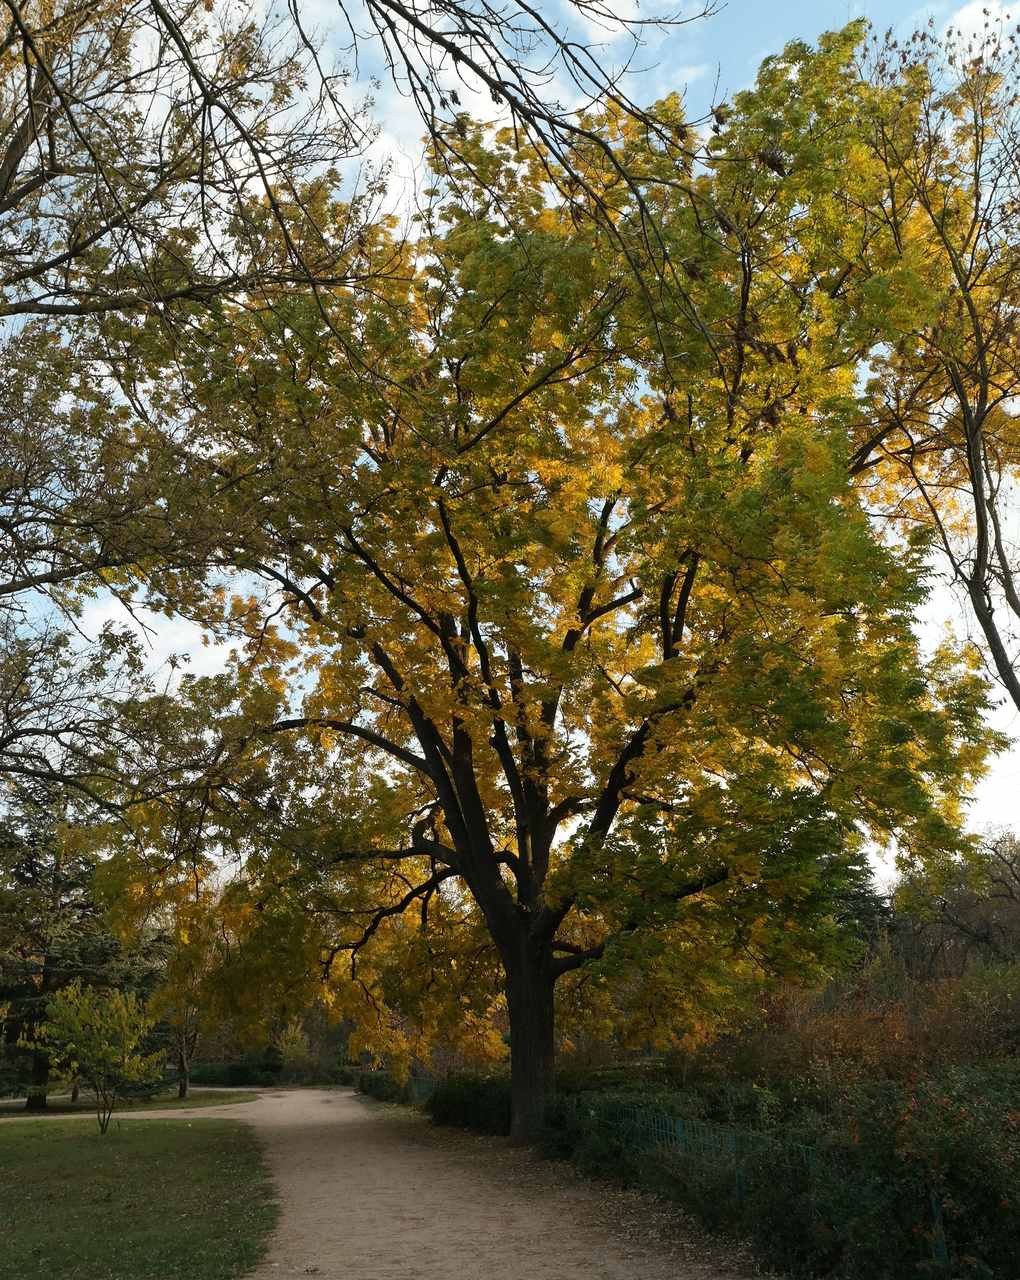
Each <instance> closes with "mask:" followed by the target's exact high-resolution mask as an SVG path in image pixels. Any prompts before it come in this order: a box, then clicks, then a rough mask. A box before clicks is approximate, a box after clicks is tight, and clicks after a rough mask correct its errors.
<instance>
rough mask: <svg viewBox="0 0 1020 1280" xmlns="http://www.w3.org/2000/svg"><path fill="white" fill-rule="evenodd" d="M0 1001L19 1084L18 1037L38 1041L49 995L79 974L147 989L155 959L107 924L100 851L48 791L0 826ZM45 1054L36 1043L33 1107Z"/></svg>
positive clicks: (44, 1072) (46, 1071) (46, 1070)
mask: <svg viewBox="0 0 1020 1280" xmlns="http://www.w3.org/2000/svg"><path fill="white" fill-rule="evenodd" d="M0 832H2V835H0V998H2V999H3V1000H4V1001H5V1002H6V1003H7V1005H8V1014H7V1018H6V1026H5V1042H6V1043H5V1046H4V1048H5V1053H6V1055H7V1056H8V1059H9V1061H10V1062H11V1064H12V1067H13V1071H14V1082H15V1083H21V1084H24V1083H25V1068H24V1061H23V1059H24V1052H23V1051H20V1050H19V1048H18V1045H19V1041H21V1040H24V1039H27V1040H29V1041H32V1042H35V1040H36V1028H37V1027H38V1025H39V1024H40V1023H41V1021H42V1020H43V1019H44V1018H45V1015H46V1008H47V1001H48V1000H49V998H50V996H51V995H52V994H54V993H55V992H57V991H60V990H62V989H63V988H64V987H66V986H67V985H68V984H69V983H71V982H73V981H76V980H78V979H84V980H85V981H87V982H88V983H90V984H92V985H95V986H97V987H101V986H123V987H126V988H130V987H137V988H143V989H144V987H145V986H146V984H147V983H148V982H149V981H150V980H151V976H152V971H153V969H154V967H155V959H154V957H152V956H147V955H146V954H145V953H144V950H137V949H132V948H130V947H126V946H125V945H124V944H123V943H122V942H121V940H120V939H119V938H118V937H117V935H116V934H115V933H114V931H113V929H112V928H111V926H110V924H109V923H108V921H107V919H106V917H105V913H104V909H103V905H102V903H101V901H100V897H101V895H100V893H99V891H98V886H97V884H96V878H97V876H96V871H97V864H96V857H95V854H94V853H93V851H92V849H91V847H90V841H89V839H88V836H87V833H86V831H85V830H84V829H83V828H81V827H78V826H76V825H75V823H74V820H73V811H70V810H69V811H67V812H65V813H64V815H63V816H61V815H60V814H59V813H57V812H54V807H53V798H52V795H37V796H36V797H35V801H34V803H33V802H32V801H31V799H30V800H29V802H28V803H24V804H23V805H22V807H21V809H20V811H18V810H13V811H12V810H9V811H8V813H7V814H6V815H5V821H4V824H3V826H2V827H0ZM50 1066H51V1064H50V1059H49V1055H48V1051H47V1049H46V1046H45V1044H43V1043H36V1044H35V1047H34V1048H33V1049H32V1051H31V1057H30V1060H29V1065H28V1073H27V1074H28V1081H27V1086H28V1087H27V1091H26V1092H27V1101H26V1106H27V1107H28V1109H29V1110H42V1109H45V1107H46V1092H47V1086H48V1082H49V1075H50Z"/></svg>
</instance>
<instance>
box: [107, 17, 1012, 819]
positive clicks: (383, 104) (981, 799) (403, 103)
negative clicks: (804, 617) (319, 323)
mask: <svg viewBox="0 0 1020 1280" xmlns="http://www.w3.org/2000/svg"><path fill="white" fill-rule="evenodd" d="M355 2H356V0H355ZM605 3H606V5H607V7H611V8H612V9H613V11H614V12H618V13H623V12H630V13H637V14H640V15H641V16H649V15H651V14H654V13H663V12H666V11H667V10H668V9H669V8H670V6H669V5H668V4H666V3H656V0H643V3H641V4H640V7H638V0H605ZM677 3H679V0H677ZM540 4H541V5H542V12H543V13H546V14H548V13H551V12H552V11H553V10H555V9H556V8H557V7H558V6H562V5H563V0H551V2H550V0H540ZM300 10H301V13H302V17H303V20H304V21H306V22H307V23H309V24H314V26H315V27H316V28H317V29H318V31H319V32H320V33H321V34H322V35H323V36H327V37H328V35H329V33H330V31H331V30H333V31H335V30H336V23H335V19H336V12H337V10H336V0H300ZM560 11H561V12H565V10H562V9H561V10H560ZM672 11H673V12H675V11H676V8H675V6H674V7H673V9H672ZM1009 12H1010V10H1009V8H1008V6H1006V5H1005V4H1001V3H997V2H996V0H971V2H970V3H967V4H965V5H962V6H961V5H960V4H958V3H957V4H953V3H945V2H942V0H935V3H932V4H928V5H922V6H919V5H918V4H917V3H913V2H911V0H813V2H812V0H807V2H805V3H798V2H797V0H730V3H728V4H725V5H723V6H721V7H720V8H719V9H718V11H717V12H716V13H715V14H714V15H713V16H712V17H710V18H707V19H705V20H703V21H698V22H696V23H692V24H688V25H684V26H682V27H678V28H675V29H673V30H672V31H668V32H666V33H658V34H654V35H653V37H650V38H649V41H648V45H647V47H646V48H645V49H644V50H642V51H641V52H640V53H639V55H638V57H637V59H636V60H635V66H636V67H637V68H638V69H639V70H638V71H637V72H636V74H635V75H634V76H633V77H632V79H631V81H630V84H629V88H630V91H631V96H632V97H633V98H634V99H635V100H637V101H639V102H651V101H654V100H655V99H656V98H658V97H661V96H663V95H664V94H665V93H667V92H671V91H673V90H677V89H683V88H684V86H686V88H687V98H688V114H689V115H690V116H691V117H693V118H697V117H698V116H700V115H703V114H704V113H705V112H706V111H707V109H708V107H709V106H711V105H712V104H713V103H714V102H722V101H726V100H727V99H728V98H730V97H731V96H732V95H733V94H734V93H736V92H738V91H739V90H740V89H742V88H745V87H746V86H748V85H749V84H751V83H752V82H753V80H754V77H755V73H756V70H757V67H758V66H759V64H760V63H761V61H762V60H763V59H764V58H765V57H767V56H768V55H769V54H772V53H778V52H779V51H781V49H782V48H783V46H784V45H785V44H786V43H787V42H788V41H790V40H794V39H804V40H808V41H814V40H815V39H816V38H817V36H818V35H819V34H820V33H821V32H823V31H826V30H833V29H836V28H839V27H841V26H843V25H845V24H846V23H847V22H849V21H851V20H853V19H855V18H859V17H865V18H868V19H869V20H870V21H871V22H872V23H873V24H874V25H875V26H876V27H877V28H879V29H880V30H882V31H884V30H885V28H887V27H893V28H895V29H897V30H899V31H902V32H904V33H906V34H909V33H910V32H911V31H912V30H913V29H914V28H915V27H917V26H919V25H922V24H925V23H927V22H928V20H929V18H931V19H933V20H934V22H935V25H936V27H937V28H938V29H939V30H942V29H944V28H945V27H946V26H947V25H953V26H954V27H955V28H956V29H957V30H960V29H961V28H962V29H966V30H972V31H975V32H976V31H978V30H979V29H980V28H981V26H982V24H983V23H984V22H985V21H986V20H991V21H998V20H999V19H1002V18H1005V17H1006V16H1007V15H1008V13H1009ZM1016 16H1017V17H1020V0H1018V4H1017V15H1016ZM355 27H361V29H362V30H363V29H364V24H363V23H359V22H357V20H356V18H355ZM589 35H590V37H591V38H593V39H595V40H597V41H598V42H600V45H601V48H600V51H599V56H600V60H601V61H603V64H604V65H606V66H607V67H608V66H610V65H613V64H614V60H618V59H619V58H620V57H621V56H622V55H623V53H624V52H625V49H626V42H625V40H624V39H623V38H622V37H621V36H620V35H619V33H618V34H617V37H616V38H613V33H612V32H611V31H604V30H599V29H597V28H592V29H591V31H590V33H589ZM334 48H336V46H334ZM370 50H371V46H370V45H368V44H366V46H365V48H364V55H365V56H363V58H362V61H361V64H360V65H361V70H362V73H363V74H362V79H361V80H360V81H355V83H354V84H352V85H351V86H350V88H349V90H348V94H349V96H350V99H351V100H357V99H358V98H359V97H360V96H361V95H362V94H365V93H369V92H371V93H372V95H373V97H374V99H375V116H376V119H377V120H378V122H379V124H380V127H381V128H380V134H379V137H378V139H377V141H376V143H375V145H374V148H373V158H374V159H375V160H390V161H391V162H392V163H393V166H394V177H393V183H392V200H393V201H394V204H395V205H396V206H398V205H399V204H400V202H401V201H402V200H404V199H406V197H405V196H402V195H401V194H400V192H401V189H402V187H405V188H406V184H407V183H411V182H413V181H414V178H415V176H416V169H417V168H418V166H417V157H418V154H419V139H420V137H421V135H422V132H423V129H422V126H421V122H420V120H419V119H418V118H417V116H416V114H415V113H414V110H413V107H412V106H411V104H410V103H409V102H408V101H407V100H406V99H405V98H403V97H402V96H401V95H400V94H399V93H398V92H397V91H396V90H395V89H394V88H393V86H392V85H391V84H390V83H389V82H387V81H385V80H383V81H382V82H381V83H380V84H378V85H373V84H372V83H371V81H370V77H371V76H372V74H373V73H375V74H376V75H378V74H379V73H380V72H381V67H380V65H379V64H378V62H377V61H373V59H372V57H371V53H370ZM484 102H485V104H486V106H487V104H488V99H487V97H486V98H485V99H484ZM481 109H483V110H484V109H486V107H482V108H481ZM487 109H488V110H489V111H491V110H492V108H491V106H487ZM111 618H113V619H116V620H117V621H119V622H123V614H122V613H121V611H120V610H119V606H117V605H116V603H115V602H112V601H108V600H105V601H97V602H96V604H95V606H94V608H93V609H92V610H90V616H89V618H88V622H89V623H91V624H92V625H91V626H88V629H89V630H92V629H93V627H95V628H96V629H98V626H99V625H101V623H102V622H103V621H105V620H107V619H111ZM947 625H950V626H952V627H953V629H954V630H955V631H956V633H957V634H960V635H963V634H966V633H967V631H968V630H969V629H970V628H969V626H968V623H967V621H966V617H965V615H964V614H963V612H962V611H961V609H960V607H959V605H958V603H957V602H956V601H955V599H954V597H953V595H952V593H951V592H949V591H948V590H946V589H939V590H937V591H936V592H935V594H934V597H933V600H932V603H931V606H930V608H929V609H928V611H927V615H926V616H925V618H924V619H923V620H922V622H921V632H922V637H923V640H924V642H925V643H926V644H929V645H933V644H934V643H936V642H937V640H938V638H939V637H940V636H941V635H942V634H944V631H945V628H946V626H947ZM148 639H149V643H150V652H151V656H152V660H153V663H154V665H161V664H162V663H163V662H165V660H166V658H167V657H168V656H169V655H170V654H182V653H187V654H189V655H190V658H191V661H190V663H189V667H188V669H189V670H191V671H194V672H196V673H201V672H205V671H211V670H215V669H216V668H218V667H219V666H220V664H221V662H222V651H217V648H216V647H215V646H213V647H206V646H203V644H202V641H201V634H200V632H199V631H198V629H197V628H195V627H194V626H192V625H191V624H189V623H187V622H185V621H183V620H167V619H165V618H159V619H154V620H153V631H152V633H151V635H150V636H149V637H148ZM997 700H998V702H999V706H998V708H997V710H996V711H995V713H994V714H993V717H992V720H993V723H994V724H995V726H996V728H998V729H999V730H1001V731H1002V732H1004V733H1006V734H1007V735H1008V736H1009V737H1010V738H1011V739H1012V740H1013V741H1014V742H1017V743H1020V714H1018V713H1016V712H1015V711H1014V710H1012V709H1011V704H1008V703H1007V702H1006V700H1005V699H1004V698H998V699H997ZM1018 790H1020V745H1018V746H1014V747H1013V748H1011V749H1010V750H1008V751H1006V752H1004V753H1003V754H1002V755H1000V756H999V757H998V758H997V759H996V760H995V762H994V763H993V765H992V768H991V769H990V771H989V773H988V775H987V777H986V778H985V779H984V780H983V781H982V782H981V783H980V784H979V787H978V789H977V792H976V794H975V797H974V800H973V803H972V805H971V810H970V825H971V826H972V827H973V828H974V829H976V830H980V829H984V828H989V827H997V826H1006V825H1014V824H1015V822H1016V812H1017V806H1016V801H1015V794H1016V792H1017V791H1018Z"/></svg>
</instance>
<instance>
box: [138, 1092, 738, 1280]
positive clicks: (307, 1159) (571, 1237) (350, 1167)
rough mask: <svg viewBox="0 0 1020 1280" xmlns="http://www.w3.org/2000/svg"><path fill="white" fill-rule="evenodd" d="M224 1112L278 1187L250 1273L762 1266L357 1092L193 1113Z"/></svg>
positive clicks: (648, 1272) (585, 1273)
mask: <svg viewBox="0 0 1020 1280" xmlns="http://www.w3.org/2000/svg"><path fill="white" fill-rule="evenodd" d="M147 1114H148V1115H150V1116H151V1115H158V1114H159V1113H158V1112H148V1113H147ZM172 1114H173V1115H175V1116H176V1117H183V1116H187V1114H188V1113H187V1112H182V1111H175V1112H173V1113H172ZM217 1115H223V1116H229V1117H230V1118H232V1119H237V1120H244V1121H246V1122H248V1123H250V1124H252V1125H253V1126H254V1127H255V1129H256V1130H257V1132H258V1133H259V1135H260V1137H261V1138H262V1140H263V1142H264V1144H265V1149H266V1153H267V1157H268V1161H269V1166H270V1170H271V1172H272V1175H273V1178H274V1180H275V1183H276V1187H277V1192H278V1194H279V1197H280V1202H281V1214H280V1219H279V1226H278V1229H277V1231H276V1232H275V1234H274V1236H273V1238H272V1241H271V1244H270V1248H269V1253H268V1254H267V1256H266V1258H265V1259H264V1261H263V1262H262V1263H261V1264H260V1265H259V1267H258V1268H257V1270H256V1271H255V1272H254V1273H253V1275H252V1278H251V1280H293V1278H294V1277H305V1276H318V1277H320V1280H749V1278H750V1277H752V1276H754V1275H755V1274H756V1272H755V1269H754V1268H753V1266H752V1264H751V1263H750V1261H749V1260H748V1259H747V1258H746V1257H743V1256H741V1254H740V1252H739V1251H738V1250H734V1249H733V1248H732V1247H730V1246H728V1245H726V1244H724V1243H721V1242H719V1241H716V1240H712V1239H711V1238H706V1237H705V1236H704V1235H703V1234H702V1233H701V1232H700V1231H698V1230H697V1228H696V1227H695V1226H693V1224H689V1223H686V1222H685V1221H684V1220H683V1219H682V1218H681V1217H679V1216H678V1214H677V1212H676V1210H675V1209H673V1208H672V1207H671V1206H663V1205H662V1204H661V1202H659V1201H657V1200H656V1199H655V1198H654V1197H651V1196H647V1195H643V1194H641V1193H636V1192H629V1191H623V1190H620V1189H618V1188H615V1187H612V1186H610V1185H609V1184H606V1183H596V1182H590V1181H588V1180H586V1179H584V1178H582V1177H581V1176H580V1175H578V1174H577V1172H576V1171H575V1170H574V1169H573V1168H572V1166H570V1165H567V1164H563V1163H558V1162H557V1163H553V1162H550V1161H546V1160H542V1159H541V1158H539V1157H538V1156H536V1155H534V1154H532V1153H530V1152H527V1151H523V1150H520V1149H515V1148H513V1147H510V1146H509V1145H508V1144H507V1143H506V1142H505V1141H504V1140H501V1139H494V1138H480V1137H476V1136H474V1135H469V1134H464V1133H461V1132H459V1131H456V1130H449V1129H440V1128H437V1127H435V1126H433V1125H431V1124H430V1123H429V1122H428V1121H427V1120H426V1119H425V1118H424V1117H423V1116H421V1115H419V1114H418V1113H416V1112H412V1111H409V1110H407V1109H406V1108H399V1107H392V1106H386V1105H383V1104H380V1103H376V1102H371V1101H369V1100H367V1099H364V1098H362V1097H360V1096H359V1095H357V1094H354V1093H352V1092H351V1091H349V1090H343V1089H296V1090H290V1091H286V1090H279V1091H269V1092H266V1093H263V1094H262V1095H261V1096H260V1097H259V1099H258V1101H256V1102H250V1103H246V1104H241V1105H236V1106H231V1107H229V1108H226V1107H225V1108H224V1109H223V1110H222V1112H221V1111H220V1110H219V1109H218V1108H210V1107H205V1108H203V1109H202V1110H201V1111H196V1112H195V1119H196V1121H197V1120H199V1119H202V1118H204V1117H213V1116H217ZM139 1118H141V1117H139Z"/></svg>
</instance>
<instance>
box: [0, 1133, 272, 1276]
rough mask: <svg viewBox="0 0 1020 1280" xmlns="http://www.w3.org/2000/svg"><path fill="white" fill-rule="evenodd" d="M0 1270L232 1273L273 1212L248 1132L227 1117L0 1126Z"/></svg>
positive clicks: (244, 1265)
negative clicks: (106, 1127) (101, 1126)
mask: <svg viewBox="0 0 1020 1280" xmlns="http://www.w3.org/2000/svg"><path fill="white" fill-rule="evenodd" d="M0 1187H3V1194H2V1195H0V1240H2V1241H3V1246H2V1252H0V1273H2V1274H3V1275H4V1276H10V1277H12V1280H13V1277H15V1276H16V1277H17V1280H185V1278H186V1280H231V1278H232V1277H235V1276H241V1275H243V1274H244V1273H245V1272H247V1271H249V1270H250V1269H251V1268H252V1267H254V1266H255V1264H256V1263H257V1262H258V1260H259V1258H260V1257H261V1256H262V1252H263V1248H264V1245H265V1242H266V1240H267V1238H268V1235H269V1232H270V1231H271V1229H272V1227H273V1224H274V1222H275V1220H276V1205H275V1202H274V1199H273V1190H272V1184H271V1183H270V1181H269V1176H268V1173H267V1171H266V1168H265V1166H264V1164H263V1162H262V1155H261V1151H260V1148H259V1145H258V1143H257V1141H256V1139H255V1136H254V1134H253V1133H252V1131H251V1130H250V1129H248V1128H247V1127H246V1126H244V1125H241V1124H238V1123H237V1122H236V1121H234V1120H196V1121H190V1120H131V1121H129V1122H126V1123H124V1124H122V1125H120V1126H118V1125H117V1122H116V1119H114V1120H113V1121H112V1122H111V1125H110V1131H109V1133H108V1134H106V1135H105V1136H102V1135H100V1133H99V1132H98V1130H97V1128H96V1125H95V1124H94V1123H89V1122H88V1121H87V1120H84V1119H80V1120H77V1119H76V1120H55V1121H54V1120H24V1121H20V1122H16V1121H12V1122H11V1123H9V1124H5V1125H3V1126H2V1128H0Z"/></svg>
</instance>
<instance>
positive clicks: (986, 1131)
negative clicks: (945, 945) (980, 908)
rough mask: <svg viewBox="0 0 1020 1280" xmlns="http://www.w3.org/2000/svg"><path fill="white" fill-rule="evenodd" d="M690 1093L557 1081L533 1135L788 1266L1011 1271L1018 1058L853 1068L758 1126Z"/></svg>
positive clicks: (892, 1279) (799, 1271)
mask: <svg viewBox="0 0 1020 1280" xmlns="http://www.w3.org/2000/svg"><path fill="white" fill-rule="evenodd" d="M804 1092H805V1093H806V1094H807V1096H809V1097H811V1094H810V1091H807V1090H805V1091H804ZM696 1096H697V1095H692V1094H690V1093H687V1094H680V1093H677V1094H674V1095H672V1096H670V1095H669V1094H663V1093H661V1092H660V1093H658V1094H656V1093H655V1092H654V1091H652V1090H633V1089H632V1090H617V1091H615V1092H613V1093H610V1092H604V1093H598V1092H583V1091H582V1092H578V1093H575V1094H573V1095H570V1094H567V1095H563V1096H561V1097H559V1098H557V1099H555V1100H554V1101H553V1102H552V1103H551V1105H550V1107H549V1111H548V1115H547V1124H546V1131H545V1136H544V1142H543V1146H544V1149H545V1151H546V1153H547V1154H549V1155H553V1156H557V1157H560V1158H569V1159H572V1160H574V1161H575V1162H576V1163H577V1164H579V1165H580V1166H581V1168H583V1169H584V1170H585V1171H586V1172H587V1173H589V1174H595V1175H598V1176H603V1177H605V1176H608V1177H612V1178H614V1179H617V1180H623V1181H624V1182H629V1183H639V1184H641V1185H644V1186H647V1187H650V1188H652V1189H654V1190H656V1191H659V1192H661V1193H665V1194H667V1195H669V1196H671V1197H672V1198H674V1199H676V1200H677V1201H679V1202H680V1203H682V1204H683V1205H684V1206H685V1207H686V1208H687V1209H689V1210H691V1211H692V1212H694V1213H695V1214H697V1216H698V1217H700V1218H701V1220H702V1221H703V1222H704V1223H705V1224H706V1225H707V1226H709V1227H712V1228H716V1229H719V1228H722V1229H725V1230H729V1231H731V1232H736V1233H738V1234H740V1235H743V1236H745V1237H747V1238H750V1239H752V1240H753V1241H754V1242H755V1243H756V1245H757V1248H758V1251H759V1253H760V1254H761V1255H762V1256H763V1257H764V1258H766V1259H767V1261H768V1262H769V1263H770V1264H771V1265H773V1266H777V1267H780V1268H781V1269H783V1270H784V1271H787V1272H788V1273H790V1274H792V1275H797V1276H814V1277H817V1276H831V1277H836V1276H839V1277H846V1278H847V1280H851V1278H853V1280H858V1278H860V1277H868V1280H872V1278H874V1280H905V1278H906V1277H910V1276H917V1277H922V1276H926V1277H934V1276H943V1277H950V1276H952V1277H954V1280H955V1278H956V1277H963V1276H968V1277H974V1278H975V1280H1015V1276H1016V1261H1015V1241H1016V1240H1017V1239H1020V1065H1018V1064H1016V1063H1001V1064H992V1065H986V1066H985V1067H982V1068H977V1067H972V1068H966V1069H965V1068H953V1069H950V1070H947V1071H945V1072H943V1073H941V1074H940V1075H937V1076H931V1077H928V1078H926V1079H924V1080H923V1081H922V1082H920V1083H919V1084H916V1085H914V1086H909V1087H908V1086H905V1085H904V1084H902V1083H901V1082H897V1081H892V1080H884V1081H867V1082H863V1083H862V1082H859V1081H851V1082H850V1083H848V1084H846V1085H845V1086H844V1088H843V1089H842V1092H841V1093H840V1094H839V1095H838V1096H833V1097H831V1098H830V1099H829V1108H828V1112H827V1114H825V1115H823V1114H822V1113H821V1112H819V1111H818V1110H817V1109H814V1108H813V1107H806V1108H805V1109H804V1110H803V1111H801V1112H800V1113H799V1114H798V1113H797V1112H796V1111H792V1110H791V1111H790V1112H789V1113H788V1114H786V1116H785V1117H783V1123H782V1124H780V1123H778V1122H777V1123H775V1124H774V1126H773V1128H772V1129H771V1130H765V1129H759V1130H754V1129H750V1128H746V1127H733V1126H729V1125H723V1124H718V1123H715V1122H713V1121H711V1120H709V1121H704V1120H702V1119H699V1118H692V1113H691V1110H690V1103H691V1099H692V1097H696ZM790 1096H791V1097H792V1096H797V1095H796V1091H794V1090H791V1095H790ZM740 1097H743V1099H744V1100H743V1102H741V1106H745V1107H747V1108H752V1107H753V1106H759V1107H760V1105H761V1103H760V1100H759V1101H758V1102H755V1100H754V1099H753V1097H751V1096H750V1095H748V1096H746V1097H744V1096H743V1095H738V1100H739V1098H740ZM812 1101H814V1098H813V1097H812ZM701 1102H702V1106H701V1108H700V1109H701V1112H702V1114H704V1113H705V1112H708V1111H710V1110H712V1109H713V1108H718V1107H719V1106H720V1105H721V1104H720V1101H719V1097H718V1094H717V1093H716V1092H715V1091H709V1096H708V1097H707V1098H703V1099H701ZM778 1105H779V1100H778V1099H776V1098H774V1097H773V1098H771V1099H770V1100H769V1101H768V1103H767V1105H766V1110H767V1111H768V1112H769V1113H770V1114H772V1115H773V1116H775V1108H776V1107H777V1106H778ZM678 1119H683V1120H685V1122H686V1123H685V1124H684V1125H683V1126H682V1129H681V1131H682V1132H683V1133H684V1134H685V1135H686V1137H685V1140H684V1142H683V1143H680V1144H679V1145H680V1147H681V1149H676V1146H675V1145H674V1133H675V1130H674V1126H675V1124H676V1121H677V1120H678Z"/></svg>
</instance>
